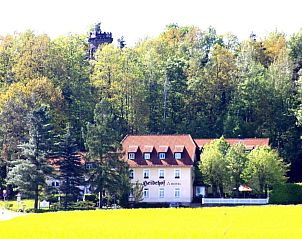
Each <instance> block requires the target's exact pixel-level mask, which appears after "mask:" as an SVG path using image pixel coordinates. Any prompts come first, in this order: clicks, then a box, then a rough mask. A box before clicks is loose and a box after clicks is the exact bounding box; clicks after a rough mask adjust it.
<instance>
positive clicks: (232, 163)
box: [226, 143, 247, 197]
mask: <svg viewBox="0 0 302 239" xmlns="http://www.w3.org/2000/svg"><path fill="white" fill-rule="evenodd" d="M245 150H246V149H245V146H244V145H243V144H241V143H239V144H234V145H231V146H230V147H229V149H228V152H227V154H226V160H227V162H228V170H229V171H230V176H231V184H232V188H236V196H237V197H238V196H239V191H238V188H239V186H240V184H242V183H243V179H242V173H243V171H244V169H245V167H246V163H247V153H246V152H245Z"/></svg>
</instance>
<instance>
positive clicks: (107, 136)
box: [85, 99, 129, 208]
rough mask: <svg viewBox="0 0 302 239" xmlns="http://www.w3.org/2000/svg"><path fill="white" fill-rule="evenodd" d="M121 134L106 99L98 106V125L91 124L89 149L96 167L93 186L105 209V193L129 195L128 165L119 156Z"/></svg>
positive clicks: (88, 129) (96, 112)
mask: <svg viewBox="0 0 302 239" xmlns="http://www.w3.org/2000/svg"><path fill="white" fill-rule="evenodd" d="M117 135H118V133H117V131H116V127H115V126H114V116H113V114H112V108H111V106H110V103H109V102H108V101H107V100H105V99H103V100H102V101H101V102H100V103H98V104H97V105H96V109H95V111H94V124H90V123H89V124H88V125H87V133H86V135H85V142H86V148H87V149H88V155H89V158H90V160H91V161H93V162H95V164H96V168H95V169H94V170H92V171H91V173H90V180H89V181H90V183H91V185H92V187H93V189H94V191H95V192H97V193H99V195H100V197H99V207H100V208H102V200H103V193H104V192H105V191H106V192H107V193H109V194H114V196H119V197H121V196H122V195H125V194H128V191H129V186H128V185H129V177H128V166H127V164H126V162H124V161H121V159H120V154H119V153H118V142H119V140H120V139H118V136H117Z"/></svg>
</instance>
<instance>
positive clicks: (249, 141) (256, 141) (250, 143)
mask: <svg viewBox="0 0 302 239" xmlns="http://www.w3.org/2000/svg"><path fill="white" fill-rule="evenodd" d="M213 140H214V139H195V142H196V144H197V145H198V147H199V148H200V149H201V148H203V147H204V145H205V144H209V143H210V142H211V141H213ZM225 141H227V142H228V143H229V144H231V145H232V144H237V143H242V144H244V145H245V147H246V149H249V150H252V149H254V148H256V147H258V146H264V145H269V138H246V139H225Z"/></svg>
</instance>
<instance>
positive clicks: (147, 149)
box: [143, 145, 153, 153]
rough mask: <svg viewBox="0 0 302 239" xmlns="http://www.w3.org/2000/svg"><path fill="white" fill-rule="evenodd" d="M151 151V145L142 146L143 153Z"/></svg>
mask: <svg viewBox="0 0 302 239" xmlns="http://www.w3.org/2000/svg"><path fill="white" fill-rule="evenodd" d="M152 151H153V145H146V146H144V149H143V152H144V153H152Z"/></svg>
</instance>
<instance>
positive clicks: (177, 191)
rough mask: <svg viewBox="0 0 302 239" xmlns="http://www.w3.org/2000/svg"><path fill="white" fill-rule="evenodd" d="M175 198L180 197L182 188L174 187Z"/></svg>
mask: <svg viewBox="0 0 302 239" xmlns="http://www.w3.org/2000/svg"><path fill="white" fill-rule="evenodd" d="M174 198H180V188H175V189H174Z"/></svg>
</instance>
